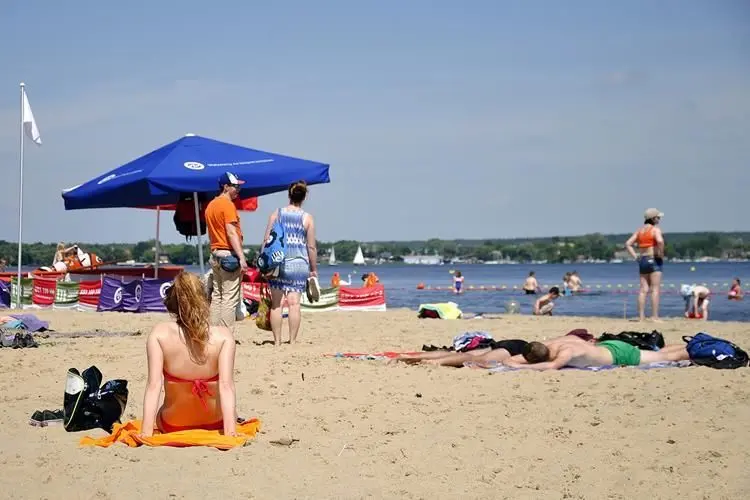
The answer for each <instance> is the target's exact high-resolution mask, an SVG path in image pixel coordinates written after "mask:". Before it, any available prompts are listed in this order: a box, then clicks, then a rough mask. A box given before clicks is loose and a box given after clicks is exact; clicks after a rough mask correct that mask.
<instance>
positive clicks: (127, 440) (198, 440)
mask: <svg viewBox="0 0 750 500" xmlns="http://www.w3.org/2000/svg"><path fill="white" fill-rule="evenodd" d="M259 430H260V420H258V419H257V418H252V419H250V420H245V421H244V422H243V423H241V424H237V434H239V436H237V437H232V436H225V435H224V434H222V433H221V432H219V431H207V430H204V429H191V430H189V431H178V432H169V433H166V434H160V433H158V431H155V432H156V434H154V435H153V436H151V437H141V436H139V434H140V432H141V421H140V420H131V421H130V422H125V423H124V424H115V426H114V428H113V429H112V434H110V435H109V436H104V437H103V438H98V439H95V438H92V437H89V436H86V437H84V438H82V439H81V446H101V447H103V448H108V447H110V446H112V445H113V444H114V443H123V444H126V445H128V446H130V447H131V448H136V447H138V446H142V445H145V446H174V447H177V448H185V447H188V446H210V447H212V448H218V449H220V450H229V449H231V448H234V447H237V446H244V445H245V443H247V442H248V441H249V440H250V439H251V438H252V437H254V436H255V434H256V433H257V432H258V431H259Z"/></svg>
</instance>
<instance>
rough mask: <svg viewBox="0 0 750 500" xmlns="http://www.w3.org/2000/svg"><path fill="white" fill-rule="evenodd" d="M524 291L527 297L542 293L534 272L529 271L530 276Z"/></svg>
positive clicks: (524, 284)
mask: <svg viewBox="0 0 750 500" xmlns="http://www.w3.org/2000/svg"><path fill="white" fill-rule="evenodd" d="M523 291H524V292H525V293H526V295H536V292H537V291H541V288H540V287H539V283H538V282H537V280H536V273H535V272H534V271H529V276H528V277H527V278H526V281H524V282H523Z"/></svg>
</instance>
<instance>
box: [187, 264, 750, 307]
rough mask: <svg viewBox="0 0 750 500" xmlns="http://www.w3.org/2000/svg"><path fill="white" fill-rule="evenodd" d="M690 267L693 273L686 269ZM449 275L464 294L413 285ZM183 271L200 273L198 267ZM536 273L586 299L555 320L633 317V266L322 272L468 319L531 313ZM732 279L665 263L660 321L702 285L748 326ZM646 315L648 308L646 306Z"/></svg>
mask: <svg viewBox="0 0 750 500" xmlns="http://www.w3.org/2000/svg"><path fill="white" fill-rule="evenodd" d="M691 268H694V269H695V270H694V271H693V270H691ZM451 269H458V270H460V271H461V272H462V273H463V275H464V277H465V281H464V288H465V289H466V292H465V293H464V294H462V295H458V296H456V295H454V294H453V293H451V292H450V290H449V289H446V290H417V284H418V283H424V285H425V286H426V287H433V288H434V287H443V288H450V286H451V284H452V276H451V274H450V273H449V271H450V270H451ZM188 270H190V271H193V272H200V269H199V268H198V267H197V266H190V267H189V268H188ZM531 270H533V271H535V272H536V276H537V279H538V281H539V284H540V285H542V287H543V289H545V290H546V289H547V288H549V287H550V286H554V285H560V283H561V282H562V276H563V274H565V273H566V272H567V271H573V270H577V271H578V274H579V275H580V276H581V279H582V280H583V284H584V287H585V288H586V289H587V290H589V291H588V292H587V293H584V294H581V295H576V296H572V297H561V298H560V299H559V300H557V301H556V302H555V311H554V313H555V314H556V315H566V316H606V317H618V318H622V317H623V314H626V315H627V317H628V318H632V317H634V316H636V314H637V312H636V297H637V293H638V268H637V265H636V264H635V263H632V262H630V263H622V264H574V265H564V264H537V265H526V264H519V265H483V264H476V265H461V266H450V265H445V266H421V265H406V264H392V265H383V266H363V267H354V266H352V265H339V266H333V267H332V266H328V265H323V266H321V267H320V270H319V271H320V283H321V285H322V286H323V287H326V286H328V284H329V283H330V280H331V276H333V273H334V272H336V271H338V272H339V274H340V275H341V276H342V279H347V275H348V274H350V273H351V277H352V279H353V281H354V283H355V286H359V285H360V283H361V276H362V274H363V273H365V272H369V271H374V272H375V273H377V275H378V277H379V278H380V281H381V283H382V284H383V285H384V286H385V293H386V300H387V305H388V307H396V308H401V307H406V308H409V309H413V310H415V311H416V309H417V308H418V307H419V305H420V304H425V303H435V302H448V301H452V302H456V303H457V304H458V306H459V307H460V308H461V310H463V311H464V312H467V313H480V312H484V313H502V312H505V307H504V306H505V304H506V303H507V302H508V301H510V300H515V301H517V302H519V303H520V305H521V313H522V314H530V313H531V308H532V306H533V303H534V300H535V299H536V297H535V296H533V295H531V296H527V295H525V294H524V293H523V292H522V291H520V290H513V286H517V287H518V288H519V289H520V287H521V285H522V284H523V281H524V279H525V278H526V276H527V275H528V273H529V271H531ZM734 277H739V278H740V279H741V280H742V282H743V284H744V285H745V289H746V290H748V291H750V263H749V262H715V263H669V262H667V263H665V265H664V275H663V280H664V288H663V289H662V298H661V316H663V317H665V318H666V317H680V316H682V314H683V312H684V308H685V303H684V301H683V300H682V297H680V295H679V288H680V286H681V285H682V284H692V283H706V285H707V286H708V287H709V288H710V289H711V291H712V293H713V295H712V300H711V308H710V318H711V319H712V320H719V321H750V299H747V300H743V301H730V300H727V298H726V292H727V291H728V290H729V285H730V283H731V281H732V279H733V278H734ZM471 286H474V287H480V286H485V287H492V286H496V287H503V286H505V287H507V289H505V290H486V291H483V290H470V289H468V288H469V287H471ZM646 311H647V314H649V311H650V306H647V309H646Z"/></svg>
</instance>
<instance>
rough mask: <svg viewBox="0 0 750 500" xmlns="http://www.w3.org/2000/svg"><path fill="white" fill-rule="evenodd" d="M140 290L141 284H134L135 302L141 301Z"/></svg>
mask: <svg viewBox="0 0 750 500" xmlns="http://www.w3.org/2000/svg"><path fill="white" fill-rule="evenodd" d="M142 291H143V290H142V287H141V285H136V286H135V301H136V302H140V301H141V292H142Z"/></svg>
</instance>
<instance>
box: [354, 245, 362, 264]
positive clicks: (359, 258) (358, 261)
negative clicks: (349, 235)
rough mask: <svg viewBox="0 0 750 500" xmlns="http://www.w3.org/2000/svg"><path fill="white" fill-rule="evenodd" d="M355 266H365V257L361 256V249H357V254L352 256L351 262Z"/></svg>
mask: <svg viewBox="0 0 750 500" xmlns="http://www.w3.org/2000/svg"><path fill="white" fill-rule="evenodd" d="M352 264H354V265H355V266H364V265H365V256H364V255H363V254H362V247H357V254H356V255H355V256H354V261H353V262H352Z"/></svg>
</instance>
